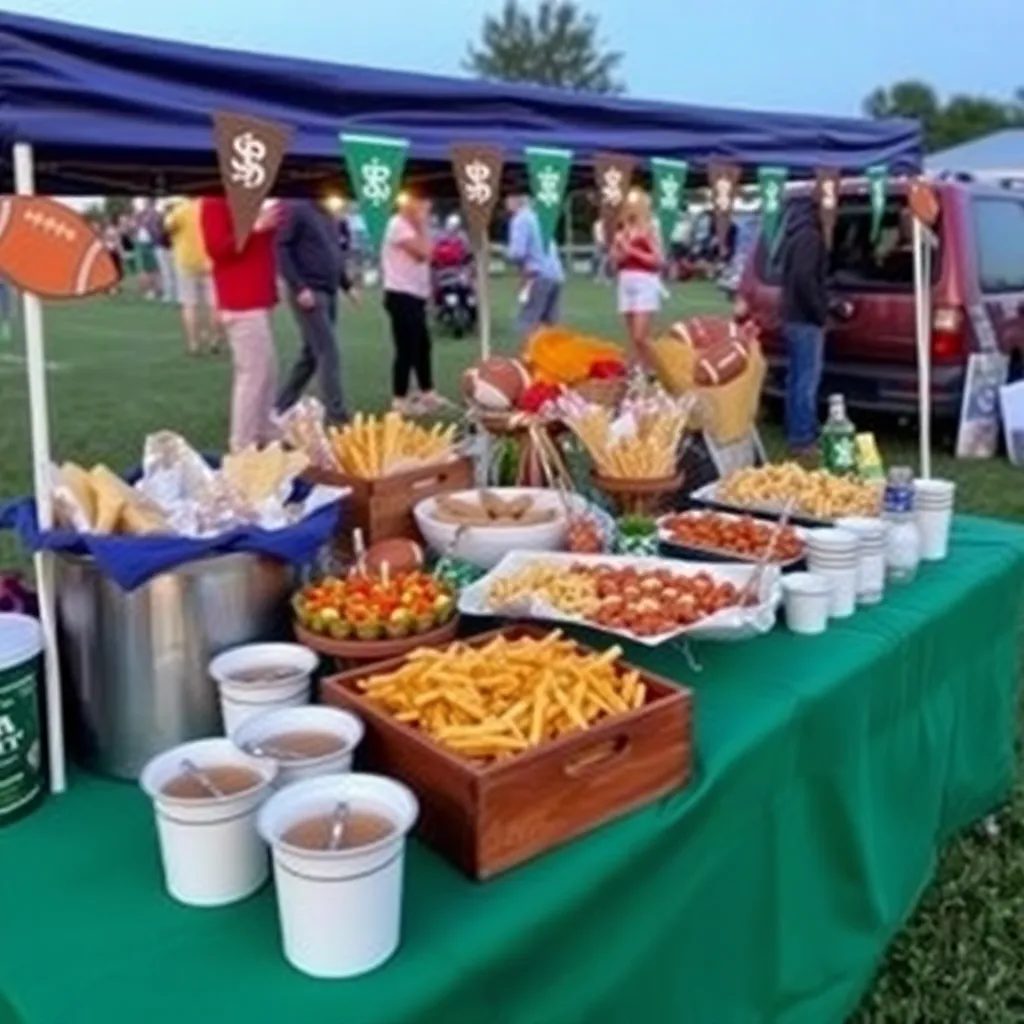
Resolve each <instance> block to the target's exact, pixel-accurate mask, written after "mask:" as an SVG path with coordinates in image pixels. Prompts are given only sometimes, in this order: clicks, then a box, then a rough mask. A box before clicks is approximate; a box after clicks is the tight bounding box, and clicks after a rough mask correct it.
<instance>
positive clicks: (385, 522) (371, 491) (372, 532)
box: [303, 456, 476, 544]
mask: <svg viewBox="0 0 1024 1024" xmlns="http://www.w3.org/2000/svg"><path fill="white" fill-rule="evenodd" d="M303 476H304V478H305V479H306V480H307V481H309V483H312V484H326V485H328V486H330V487H351V488H352V497H351V498H350V499H349V515H348V516H347V517H346V518H345V520H344V523H345V527H344V528H345V532H346V535H349V534H350V532H351V530H353V529H354V528H355V527H359V528H360V529H361V530H362V531H363V538H364V539H365V541H366V543H367V544H373V543H375V542H376V541H379V540H390V539H391V538H392V537H413V538H418V537H419V530H418V528H417V526H416V520H415V518H414V517H413V514H412V510H413V508H414V507H415V506H416V505H417V504H418V503H419V502H421V501H422V500H423V499H424V498H431V497H433V496H434V495H435V494H447V493H450V492H452V491H465V490H470V489H471V488H472V487H474V486H475V482H476V481H475V474H474V466H473V460H472V459H471V458H469V457H468V456H460V457H459V458H457V459H451V460H450V461H448V462H438V463H435V464H434V465H431V466H421V467H419V468H418V469H410V470H407V471H406V472H404V473H394V474H392V475H391V476H384V477H380V478H378V479H376V480H363V479H360V478H358V477H349V476H344V475H343V474H341V473H338V472H334V471H332V470H325V469H309V470H307V471H306V472H305V473H304V474H303Z"/></svg>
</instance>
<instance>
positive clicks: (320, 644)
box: [293, 613, 459, 662]
mask: <svg viewBox="0 0 1024 1024" xmlns="http://www.w3.org/2000/svg"><path fill="white" fill-rule="evenodd" d="M293 625H294V629H295V639H296V640H298V641H299V643H300V644H305V645H306V646H307V647H308V648H309V649H310V650H312V651H317V652H318V653H319V654H326V655H328V656H329V657H332V658H337V659H338V660H339V661H345V662H350V661H356V662H360V661H383V660H384V659H386V658H399V657H401V656H402V655H403V654H408V653H409V652H410V651H414V650H416V648H417V647H437V646H439V645H441V644H444V643H447V642H448V641H449V640H454V639H455V634H456V633H457V632H458V631H459V616H458V613H456V614H454V615H453V616H452V617H451V618H450V619H449V620H448V621H447V622H446V623H445V624H444V625H443V626H438V627H437V628H436V629H431V630H429V631H428V632H426V633H413V634H411V635H410V636H403V637H388V638H387V639H384V640H358V639H357V640H335V639H334V637H330V636H323V635H322V634H320V633H314V632H313V631H312V630H309V629H306V628H305V627H304V626H300V625H299V624H298V623H297V622H296V623H294V624H293Z"/></svg>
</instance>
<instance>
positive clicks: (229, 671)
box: [210, 644, 319, 736]
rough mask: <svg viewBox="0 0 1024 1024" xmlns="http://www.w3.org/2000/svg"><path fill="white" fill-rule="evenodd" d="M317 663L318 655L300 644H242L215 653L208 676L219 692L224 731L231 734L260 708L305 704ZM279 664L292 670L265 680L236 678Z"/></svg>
mask: <svg viewBox="0 0 1024 1024" xmlns="http://www.w3.org/2000/svg"><path fill="white" fill-rule="evenodd" d="M318 664H319V658H318V657H317V656H316V655H315V654H314V653H313V652H312V651H311V650H310V649H309V648H308V647H303V646H302V645H301V644H245V645H244V646H243V647H232V648H231V649H230V650H227V651H224V652H223V653H222V654H218V655H217V657H216V658H214V659H213V661H211V662H210V675H211V676H212V677H213V679H214V681H215V682H216V683H217V689H218V690H219V692H220V711H221V717H222V718H223V719H224V734H225V735H226V736H233V735H234V732H235V730H236V729H237V728H238V727H239V726H240V725H241V724H242V723H243V722H244V721H245V720H246V719H247V718H251V717H252V716H253V715H258V714H261V713H262V712H264V711H270V710H272V709H274V708H293V707H300V706H301V705H303V704H308V703H309V698H310V693H311V691H312V688H313V673H314V672H315V671H316V667H317V665H318ZM281 667H285V668H288V667H290V668H293V669H294V672H293V673H292V674H291V675H288V676H283V677H282V678H280V679H268V680H267V681H265V682H246V681H245V680H243V679H241V678H239V674H240V673H247V672H254V671H256V670H258V669H260V668H275V669H277V668H281Z"/></svg>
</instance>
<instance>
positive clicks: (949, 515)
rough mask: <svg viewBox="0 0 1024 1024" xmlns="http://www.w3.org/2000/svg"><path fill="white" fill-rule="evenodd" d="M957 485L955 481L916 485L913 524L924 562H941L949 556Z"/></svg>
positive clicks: (916, 483)
mask: <svg viewBox="0 0 1024 1024" xmlns="http://www.w3.org/2000/svg"><path fill="white" fill-rule="evenodd" d="M955 501H956V484H955V483H954V482H953V481H952V480H915V481H914V521H915V522H916V523H917V530H918V533H920V535H921V558H923V559H924V561H926V562H941V561H942V560H943V559H944V558H945V557H946V555H948V554H949V530H950V526H951V525H952V522H953V505H954V503H955Z"/></svg>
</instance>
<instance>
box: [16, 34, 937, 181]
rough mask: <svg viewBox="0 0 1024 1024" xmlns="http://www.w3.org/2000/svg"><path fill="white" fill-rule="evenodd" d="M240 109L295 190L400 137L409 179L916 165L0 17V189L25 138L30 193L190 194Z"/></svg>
mask: <svg viewBox="0 0 1024 1024" xmlns="http://www.w3.org/2000/svg"><path fill="white" fill-rule="evenodd" d="M218 109H221V110H229V111H236V112H239V113H249V114H253V115H256V116H261V117H268V118H272V119H276V120H279V121H282V122H285V123H287V124H289V125H291V126H292V127H293V128H294V130H295V135H294V137H293V140H292V145H291V149H290V155H289V158H288V160H287V162H286V165H285V167H284V169H283V171H282V176H281V179H280V182H281V185H282V190H283V191H301V190H304V189H307V188H309V187H311V185H313V184H314V183H316V182H322V181H323V180H324V179H325V178H326V179H327V180H330V179H333V180H334V181H336V182H337V181H338V179H339V177H340V174H341V161H340V155H339V144H338V132H339V131H340V130H345V131H352V132H362V133H367V132H373V133H378V134H391V135H397V136H400V137H403V138H406V139H408V140H409V142H410V170H411V171H412V172H413V173H414V174H418V175H422V174H429V173H431V172H433V173H436V174H438V178H439V180H441V176H442V174H443V176H444V178H446V179H447V178H448V177H449V175H448V171H447V163H448V158H449V147H450V145H451V143H452V142H454V141H466V142H470V141H478V142H489V143H497V144H499V145H501V146H503V147H504V150H505V154H506V159H508V160H510V161H511V162H512V163H513V164H516V163H518V162H519V160H520V159H521V154H522V149H523V147H524V146H527V145H540V146H543V145H549V146H558V147H562V148H568V149H571V150H573V152H574V154H575V164H576V167H577V174H579V173H580V171H581V170H582V169H583V168H586V167H588V166H589V164H590V160H591V158H592V155H593V153H595V152H596V151H600V150H611V151H620V152H626V153H630V154H632V155H633V156H636V157H639V158H643V159H646V158H650V157H653V156H664V157H676V158H681V159H685V160H689V161H691V163H692V164H694V165H695V167H696V169H697V172H698V174H699V173H700V171H701V170H702V169H703V167H704V166H706V164H707V163H708V162H709V161H711V160H732V161H735V162H737V163H739V164H740V165H741V166H743V168H744V172H745V174H746V175H747V177H748V178H752V177H753V176H754V175H755V173H756V167H757V166H758V165H764V164H779V165H783V166H786V167H788V168H789V169H790V171H791V173H793V174H795V175H809V174H813V171H814V169H815V168H816V167H819V166H830V167H837V168H840V169H842V170H844V171H859V170H862V169H863V168H865V167H866V166H868V165H870V164H874V163H885V164H887V165H888V166H889V168H890V170H891V171H892V172H893V173H909V172H912V171H915V170H917V169H918V168H919V166H920V159H921V133H920V128H919V126H918V125H917V124H916V123H914V122H910V121H869V120H857V119H852V118H834V117H812V116H807V115H793V114H767V113H748V112H743V111H738V110H715V109H710V108H708V109H705V108H700V107H690V106H680V105H674V104H667V103H647V102H641V101H638V100H633V99H624V98H620V97H606V96H592V95H585V94H580V93H573V92H564V91H558V90H553V89H547V88H540V87H536V86H530V85H511V84H507V83H497V82H481V81H475V80H469V79H461V78H442V77H436V76H428V75H419V74H409V73H400V72H391V71H379V70H373V69H369V68H358V67H351V66H345V65H333V64H327V63H322V62H314V61H308V60H294V59H284V58H279V57H270V56H263V55H259V54H253V53H244V52H239V51H232V50H221V49H213V48H209V47H203V46H191V45H185V44H182V43H174V42H166V41H161V40H156V39H146V38H142V37H138V36H131V35H125V34H122V33H115V32H107V31H99V30H96V29H90V28H83V27H79V26H73V25H68V24H62V23H59V22H53V21H47V20H43V19H38V18H28V17H23V16H17V15H10V14H0V143H2V145H3V157H4V161H5V162H4V165H3V167H2V168H0V176H2V177H0V187H9V186H10V169H11V168H10V148H9V147H10V145H11V144H12V143H14V142H19V141H20V142H29V143H32V144H33V146H34V148H35V152H36V161H37V179H38V180H37V188H38V189H39V190H40V191H48V192H61V193H67V194H95V193H96V192H102V191H107V192H114V191H128V192H136V193H138V192H144V191H152V190H154V189H156V190H166V191H190V190H201V189H203V188H209V187H211V186H212V185H214V184H215V183H216V181H217V172H216V163H215V153H214V145H213V133H212V129H211V122H210V115H211V113H212V112H213V111H214V110H218Z"/></svg>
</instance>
